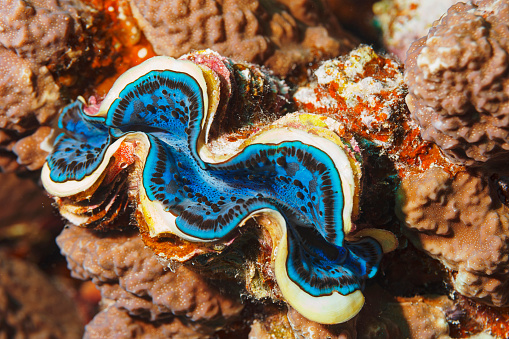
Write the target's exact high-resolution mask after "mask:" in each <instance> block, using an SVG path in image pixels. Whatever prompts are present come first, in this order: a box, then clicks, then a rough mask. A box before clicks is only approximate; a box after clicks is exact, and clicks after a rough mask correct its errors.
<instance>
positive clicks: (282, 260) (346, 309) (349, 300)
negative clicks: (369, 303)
mask: <svg viewBox="0 0 509 339" xmlns="http://www.w3.org/2000/svg"><path fill="white" fill-rule="evenodd" d="M260 213H263V214H265V215H267V216H269V217H270V218H271V219H273V220H274V221H275V224H277V225H278V226H279V230H276V232H275V233H277V234H278V236H277V237H273V239H272V240H273V243H277V245H275V250H274V251H273V260H274V273H275V276H276V281H277V283H278V286H279V288H280V290H281V293H282V294H283V297H284V299H285V300H286V302H288V304H290V306H292V307H293V308H295V310H297V312H299V313H300V314H302V315H303V316H304V317H306V318H307V319H309V320H312V321H315V322H317V323H320V324H339V323H344V322H346V321H348V320H350V319H352V318H353V317H354V316H356V315H357V314H358V313H359V311H360V310H361V309H362V306H363V305H364V296H363V294H362V292H361V291H360V290H356V291H354V292H352V293H350V294H348V295H342V294H340V293H339V292H336V291H334V292H332V293H331V294H329V295H323V296H318V297H315V296H312V295H310V294H309V293H307V292H305V291H304V290H302V288H301V287H300V286H299V285H297V284H296V283H295V282H294V281H293V280H291V279H290V277H289V276H288V271H287V268H286V261H287V258H288V240H287V225H286V222H285V220H284V218H283V216H282V215H281V214H280V213H279V212H278V211H275V210H271V209H263V210H259V211H258V214H260Z"/></svg>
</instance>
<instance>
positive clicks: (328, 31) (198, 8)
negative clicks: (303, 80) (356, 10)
mask: <svg viewBox="0 0 509 339" xmlns="http://www.w3.org/2000/svg"><path fill="white" fill-rule="evenodd" d="M130 4H131V8H132V10H133V14H134V16H135V18H136V19H137V21H138V24H139V26H140V27H141V29H142V30H143V32H144V33H145V35H146V36H147V39H148V40H149V41H150V42H151V43H152V45H153V47H154V49H155V51H156V53H158V54H160V55H168V56H172V57H179V56H181V55H182V54H185V53H189V52H191V51H193V50H200V49H204V48H211V49H213V50H215V51H217V52H219V53H220V54H222V55H224V56H227V57H231V58H233V59H237V60H239V61H247V62H256V63H260V64H264V65H266V66H268V67H269V68H270V69H272V70H273V71H274V72H275V73H276V74H277V75H280V76H287V75H289V74H290V73H291V72H292V70H294V69H295V68H299V69H300V68H302V67H303V66H305V65H306V64H308V63H310V62H315V61H317V60H320V59H325V58H330V57H332V56H335V55H339V54H342V53H345V52H347V51H348V50H349V49H351V48H353V47H354V46H355V44H356V42H357V40H356V39H355V38H353V36H351V35H350V34H349V33H347V32H346V31H344V30H343V29H342V28H341V27H340V26H339V24H338V22H337V20H336V19H335V17H334V16H332V15H331V13H330V11H328V10H327V2H326V1H320V0H302V1H288V0H270V1H258V0H257V1H232V0H226V1H221V2H215V1H190V2H187V1H168V2H160V1H154V0H131V1H130Z"/></svg>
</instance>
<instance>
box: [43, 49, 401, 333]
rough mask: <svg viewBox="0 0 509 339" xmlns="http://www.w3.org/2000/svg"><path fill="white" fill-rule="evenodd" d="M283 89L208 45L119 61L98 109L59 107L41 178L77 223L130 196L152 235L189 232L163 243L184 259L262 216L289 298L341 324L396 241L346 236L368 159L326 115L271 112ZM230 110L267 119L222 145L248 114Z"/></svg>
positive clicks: (112, 212) (93, 221)
mask: <svg viewBox="0 0 509 339" xmlns="http://www.w3.org/2000/svg"><path fill="white" fill-rule="evenodd" d="M285 91H286V89H285V86H284V84H283V83H281V82H280V81H278V80H277V79H275V78H273V77H271V76H270V75H269V74H267V73H266V72H264V71H262V70H260V69H259V68H256V67H255V66H252V65H242V64H235V63H233V62H231V61H230V60H229V59H226V58H223V57H220V56H219V55H217V54H216V53H213V52H198V53H194V54H191V55H187V56H184V57H183V58H181V59H173V58H170V57H162V56H161V57H154V58H152V59H149V60H148V61H146V62H144V63H142V64H140V65H139V66H136V67H134V68H132V69H131V70H129V71H128V72H126V73H124V74H123V75H122V76H121V77H120V78H119V79H118V80H117V81H116V82H115V84H114V85H113V87H112V89H111V90H110V92H109V93H108V95H107V96H106V98H105V99H104V100H103V101H102V103H101V105H100V107H99V108H98V109H97V110H95V111H94V110H85V109H84V106H83V102H81V101H77V102H75V103H74V104H71V105H70V106H68V107H67V108H65V109H64V110H63V112H62V114H61V116H60V119H59V127H60V128H61V130H62V131H61V133H60V134H59V135H58V136H57V138H56V140H55V144H54V148H53V151H52V153H51V154H50V155H49V157H48V159H47V162H46V164H45V165H44V167H43V170H42V182H43V184H44V187H45V188H46V190H47V191H48V192H49V193H50V194H51V195H53V196H54V197H55V199H56V201H57V204H58V206H59V208H60V211H61V213H62V215H63V216H65V217H66V218H67V219H68V220H69V221H71V222H72V223H75V224H78V225H83V226H94V227H96V226H97V227H102V228H105V227H108V225H109V223H111V221H112V220H114V217H115V216H116V215H117V214H118V213H119V212H120V211H122V210H123V209H125V207H126V206H127V204H128V203H129V201H132V202H133V203H134V204H135V206H136V211H135V215H136V221H137V225H138V227H139V228H140V230H141V231H142V232H144V233H145V237H144V239H157V240H158V241H163V242H164V241H165V239H169V240H170V239H171V240H175V239H177V240H178V241H180V243H184V244H185V245H179V246H180V247H179V248H178V251H177V246H176V247H175V252H173V250H172V247H171V246H169V247H168V246H167V247H166V252H164V253H161V252H160V251H159V253H158V254H160V255H162V256H164V257H166V258H168V259H173V260H178V261H181V262H186V261H188V260H190V259H191V258H192V257H194V256H197V255H200V254H202V253H205V252H207V251H212V250H213V249H214V248H223V247H225V246H226V247H227V246H229V245H230V244H231V243H232V242H235V239H234V237H233V238H232V236H231V235H232V234H233V233H234V232H235V231H236V230H238V229H239V228H241V227H243V226H245V225H246V223H247V221H249V220H252V219H253V218H256V217H263V218H265V220H268V221H266V222H265V223H264V224H263V226H264V227H266V230H267V232H268V233H269V235H270V238H271V240H272V249H271V256H270V257H271V259H270V267H271V270H273V272H274V273H273V276H274V279H275V281H276V283H277V286H278V288H279V290H280V292H281V296H282V299H283V300H285V301H286V302H287V303H288V304H290V305H291V306H292V307H294V308H295V309H296V310H297V311H298V312H300V313H301V314H302V315H304V316H305V317H307V318H308V319H310V320H314V321H317V322H320V323H325V324H335V323H340V322H345V321H347V320H349V319H350V318H352V317H353V316H355V315H356V314H357V313H358V312H359V311H360V309H361V308H362V305H363V303H364V297H363V295H362V292H361V289H362V287H363V284H364V281H365V279H368V278H371V277H373V276H374V275H375V274H376V272H377V269H378V264H379V262H380V259H381V256H382V254H383V252H384V251H388V250H390V249H392V248H393V247H394V245H395V239H394V238H393V236H392V234H388V232H385V231H382V230H371V229H364V230H362V231H360V232H357V233H355V234H353V235H352V234H351V232H352V230H353V227H352V217H355V215H356V213H357V209H358V194H359V189H360V188H359V186H360V184H359V178H360V161H361V160H360V158H359V156H358V154H356V151H355V150H354V148H353V147H352V146H350V145H349V144H348V143H346V142H344V141H343V140H342V139H341V138H340V137H338V136H337V135H336V134H335V133H334V132H333V131H332V129H331V128H330V126H332V125H333V124H334V122H333V121H332V120H331V119H326V118H324V117H320V116H316V115H312V114H299V113H295V114H291V115H288V116H285V117H283V118H282V119H280V120H278V121H276V122H273V123H270V118H269V117H266V116H264V114H263V112H267V111H274V112H284V110H282V109H281V107H282V105H283V104H284V102H285V100H284V99H285V95H286V92H285ZM239 110H240V111H239ZM234 114H237V115H238V116H241V117H248V119H247V120H249V121H248V122H252V121H255V120H256V121H258V122H260V124H259V125H257V126H262V127H256V128H252V129H251V130H250V135H249V136H248V137H247V138H245V140H241V142H240V143H239V142H237V143H236V144H235V145H233V146H232V145H230V146H229V147H227V148H224V149H223V150H222V151H218V150H217V149H213V148H212V147H211V146H210V143H211V139H212V136H214V135H216V136H217V135H218V134H220V133H221V132H224V130H225V129H228V128H235V127H237V126H238V125H239V123H245V122H244V121H242V119H240V121H239V119H235V115H234ZM279 115H280V114H279ZM273 116H275V117H277V116H278V114H275V115H273ZM272 120H273V119H272ZM218 124H223V125H224V124H226V125H228V126H230V127H228V128H225V127H224V126H222V127H218ZM126 191H127V192H126ZM147 234H148V235H147ZM169 240H168V241H169ZM148 244H149V246H151V247H154V246H153V244H151V243H150V241H148ZM182 248H184V249H182ZM155 250H157V248H155ZM177 252H178V253H177ZM269 275H270V274H269Z"/></svg>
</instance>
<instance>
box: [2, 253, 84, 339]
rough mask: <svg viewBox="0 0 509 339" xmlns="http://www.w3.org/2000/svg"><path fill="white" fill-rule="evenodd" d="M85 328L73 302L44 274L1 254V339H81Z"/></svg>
mask: <svg viewBox="0 0 509 339" xmlns="http://www.w3.org/2000/svg"><path fill="white" fill-rule="evenodd" d="M34 282H36V283H34ZM82 326H83V325H82V322H81V319H80V318H79V315H78V313H77V312H76V308H75V305H74V303H73V302H72V300H71V299H70V298H69V297H68V296H67V295H65V293H63V292H62V291H60V290H59V289H58V288H57V287H56V286H55V285H54V284H53V283H52V282H51V281H50V280H49V279H48V277H47V276H46V275H45V274H44V273H42V272H41V271H40V270H39V269H38V268H37V267H36V266H35V265H33V264H30V263H27V262H24V261H22V260H20V259H16V258H14V257H10V256H8V255H6V254H5V253H3V252H0V337H2V338H62V339H64V338H69V339H73V338H76V339H77V338H80V337H81V334H82V331H83V328H82Z"/></svg>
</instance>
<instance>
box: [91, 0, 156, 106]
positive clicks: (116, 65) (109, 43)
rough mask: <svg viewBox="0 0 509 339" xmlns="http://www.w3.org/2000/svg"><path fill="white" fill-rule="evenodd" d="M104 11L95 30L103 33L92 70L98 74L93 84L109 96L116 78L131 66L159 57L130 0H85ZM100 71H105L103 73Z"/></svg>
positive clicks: (94, 89)
mask: <svg viewBox="0 0 509 339" xmlns="http://www.w3.org/2000/svg"><path fill="white" fill-rule="evenodd" d="M85 3H87V4H88V5H90V6H91V7H93V8H95V9H96V10H98V11H100V12H101V13H102V17H101V18H102V20H100V22H99V23H98V25H97V26H96V27H94V30H95V31H97V32H100V34H98V35H97V36H100V40H98V41H96V43H95V45H94V49H95V50H96V53H95V58H94V59H93V60H92V69H94V70H97V72H96V73H97V77H96V78H95V79H94V83H93V84H92V88H93V91H94V93H95V94H96V95H98V96H101V97H102V96H105V95H106V94H107V93H108V91H109V89H110V88H111V86H112V85H113V83H114V82H115V80H116V79H117V78H118V77H119V76H120V75H121V74H122V73H124V72H125V71H127V70H128V69H129V68H131V67H133V66H136V65H138V64H140V63H142V62H143V61H145V60H147V59H149V58H151V57H153V56H155V55H156V54H155V52H154V50H153V49H152V46H151V45H150V43H149V42H148V41H147V39H146V38H145V36H144V35H143V33H142V32H141V30H140V29H139V28H138V26H137V23H136V20H135V19H134V17H133V15H132V13H131V9H130V7H129V3H128V1H126V0H85ZM100 70H105V71H104V72H100Z"/></svg>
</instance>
